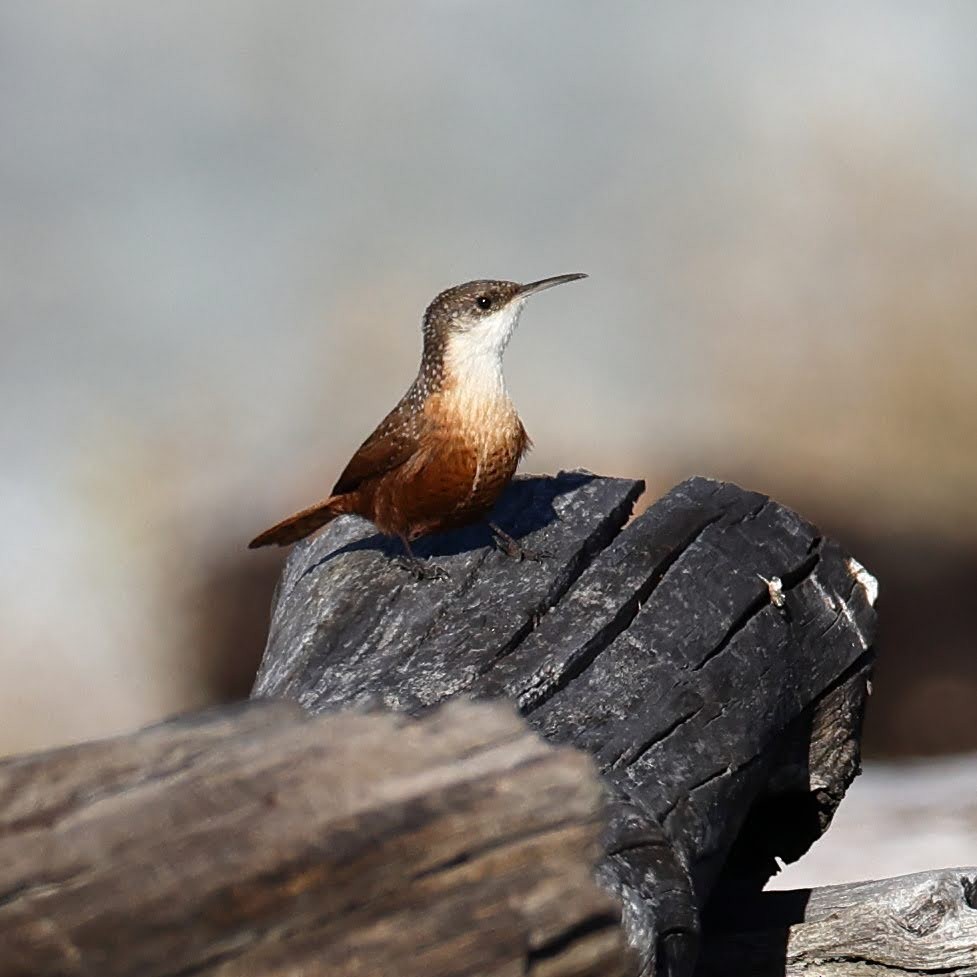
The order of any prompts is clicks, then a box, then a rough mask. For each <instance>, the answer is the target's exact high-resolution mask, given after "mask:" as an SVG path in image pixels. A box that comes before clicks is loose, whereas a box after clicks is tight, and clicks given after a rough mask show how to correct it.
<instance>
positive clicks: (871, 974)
mask: <svg viewBox="0 0 977 977" xmlns="http://www.w3.org/2000/svg"><path fill="white" fill-rule="evenodd" d="M716 917H717V918H715V919H711V920H710V926H709V932H708V936H707V939H706V941H705V947H704V950H703V954H702V959H701V960H700V967H699V971H698V973H699V977H883V975H885V977H916V975H926V974H945V975H950V977H974V975H977V868H955V869H943V870H940V871H935V872H921V873H918V874H916V875H907V876H903V877H902V878H895V879H883V880H882V881H879V882H858V883H856V884H854V885H835V886H826V887H824V888H821V889H802V890H796V891H793V892H765V893H763V894H761V895H760V896H758V897H757V896H753V897H751V896H749V895H746V896H743V894H741V895H740V898H735V899H734V898H733V896H732V893H727V898H726V899H725V900H724V901H723V903H722V905H721V906H719V907H717V910H716Z"/></svg>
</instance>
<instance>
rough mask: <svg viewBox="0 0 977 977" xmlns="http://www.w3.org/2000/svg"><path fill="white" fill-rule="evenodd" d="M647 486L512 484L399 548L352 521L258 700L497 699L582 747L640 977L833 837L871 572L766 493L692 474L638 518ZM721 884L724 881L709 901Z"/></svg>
mask: <svg viewBox="0 0 977 977" xmlns="http://www.w3.org/2000/svg"><path fill="white" fill-rule="evenodd" d="M642 490H643V485H642V483H640V482H635V481H629V480H624V479H613V478H600V477H596V476H593V475H590V474H588V473H585V472H575V473H564V474H561V475H559V476H558V477H556V478H535V477H529V478H522V479H518V480H516V481H515V482H514V483H513V484H512V485H511V486H510V488H509V489H508V491H507V492H506V494H505V496H504V497H503V499H502V500H501V502H500V504H499V506H498V508H497V511H496V513H495V515H494V520H495V521H496V522H497V523H499V524H500V525H501V526H502V528H503V529H505V530H506V531H507V532H509V533H510V534H511V535H513V536H515V537H516V538H518V539H519V541H520V543H521V544H522V545H523V546H524V547H526V548H529V549H532V550H535V551H542V552H544V553H547V554H548V556H547V557H545V558H543V559H541V560H536V561H530V560H524V561H517V560H514V559H512V558H511V557H510V556H507V555H506V554H504V553H502V552H499V551H498V550H497V549H496V548H494V547H493V546H492V544H491V539H490V537H489V535H488V532H487V531H486V530H484V529H481V528H471V529H467V530H463V531H459V532H454V533H450V534H445V535H442V536H439V537H433V538H429V539H426V540H423V541H419V543H418V544H417V546H416V549H417V551H418V554H419V555H420V556H423V557H427V558H430V559H431V560H432V562H434V563H436V564H437V565H438V566H439V567H440V568H442V569H443V570H444V571H446V574H447V577H446V579H443V580H421V581H417V580H414V579H412V578H411V577H410V576H409V575H408V574H406V573H405V572H404V570H403V569H402V568H401V567H400V566H398V564H397V562H396V559H395V557H396V555H397V554H398V549H397V546H396V545H395V544H391V543H390V542H388V541H385V540H384V539H383V538H382V537H379V536H378V535H377V534H376V533H375V530H374V529H373V527H372V526H371V525H370V524H369V523H366V522H364V521H362V520H359V519H357V518H355V517H344V518H341V519H338V520H336V521H335V522H334V523H332V524H331V525H330V526H329V527H328V528H327V529H326V530H325V531H324V532H322V533H321V534H319V535H318V536H316V537H314V538H312V539H310V540H307V541H305V542H303V543H301V544H299V545H298V546H296V548H295V549H294V550H293V552H292V553H291V555H290V557H289V559H288V562H287V565H286V568H285V571H284V574H283V577H282V580H281V582H280V584H279V589H278V592H277V595H276V600H275V604H274V608H273V614H272V622H271V628H270V634H269V639H268V644H267V648H266V652H265V656H264V659H263V661H262V664H261V667H260V670H259V674H258V678H257V681H256V683H255V687H254V691H253V695H254V696H255V697H258V698H261V697H286V698H290V699H294V700H295V701H297V702H299V703H300V704H301V705H302V706H303V707H304V708H305V709H307V710H308V711H310V712H312V713H325V712H331V711H334V710H337V709H341V708H345V707H350V706H360V707H363V706H385V707H387V708H390V709H394V710H398V711H403V712H406V713H410V714H416V715H419V714H423V713H424V712H425V711H426V710H427V709H429V708H430V707H432V706H435V705H437V704H438V703H441V702H443V701H444V700H446V699H448V698H451V697H453V696H470V697H475V698H493V697H504V698H507V699H509V700H511V701H512V702H514V703H515V704H516V706H517V707H518V709H519V711H520V712H521V714H522V715H523V716H525V717H526V719H527V720H528V722H529V723H530V725H532V726H533V727H535V728H536V729H537V730H539V731H540V732H541V733H542V734H543V735H544V736H545V737H546V738H547V739H549V740H550V741H552V742H554V743H560V744H568V745H572V746H575V747H578V748H580V749H581V750H584V751H586V752H587V753H589V754H590V755H591V756H592V757H593V758H594V760H595V761H596V763H597V766H598V768H599V769H600V771H601V772H602V774H603V776H604V780H605V783H606V786H607V791H608V797H609V802H608V803H609V817H610V824H609V827H608V829H607V831H606V833H605V835H604V842H603V843H604V852H605V856H604V859H603V862H602V864H601V866H600V868H599V877H600V879H601V881H602V883H603V884H604V885H605V886H606V887H607V888H608V889H609V890H610V891H612V892H613V893H615V894H616V895H617V896H618V897H619V898H620V899H621V902H622V905H623V911H624V921H625V925H626V928H627V932H628V938H629V941H630V943H631V945H632V946H633V947H634V948H635V950H636V952H637V955H638V963H637V972H639V973H641V974H649V973H652V972H657V973H659V974H668V975H675V977H685V975H687V974H690V973H691V972H692V969H693V967H694V964H695V959H696V956H697V953H698V948H699V943H700V933H701V919H702V913H703V910H704V909H705V907H706V906H707V904H708V903H709V900H710V896H711V895H712V894H713V892H714V891H716V892H722V891H728V887H729V886H730V885H733V884H735V885H739V886H741V887H743V886H745V887H746V888H747V890H748V891H759V889H760V888H761V887H762V886H763V884H764V883H765V882H766V881H767V879H768V878H769V877H770V876H771V875H772V874H773V873H774V872H775V871H776V867H777V862H776V860H777V859H778V858H782V859H784V860H785V861H792V860H794V859H796V858H798V857H800V855H801V854H803V853H804V852H805V851H806V850H807V849H808V848H809V847H810V845H811V844H812V843H813V842H814V841H815V840H816V839H817V838H818V837H819V836H820V835H821V834H822V833H823V832H824V831H825V829H826V828H827V826H828V824H829V823H830V821H831V817H832V815H833V813H834V811H835V808H836V807H837V805H838V803H839V801H840V800H841V798H842V796H843V795H844V792H845V790H846V789H847V787H848V785H849V784H850V782H851V781H852V779H853V778H854V777H855V775H856V773H857V772H858V768H859V733H860V726H861V718H862V714H863V709H864V704H865V698H866V695H867V691H868V679H869V672H870V668H871V662H872V657H873V651H872V645H873V640H874V635H875V625H876V617H875V611H874V602H875V596H876V584H875V581H874V579H873V578H872V577H871V576H870V575H869V574H868V573H867V572H866V571H865V570H864V568H862V567H861V566H860V565H859V564H858V563H857V562H856V561H855V560H854V559H853V558H852V557H850V556H849V555H848V554H847V553H846V552H845V551H844V550H843V549H842V548H841V547H840V546H839V545H838V544H837V543H835V542H834V541H832V540H830V539H827V538H824V537H822V536H821V534H820V533H819V532H818V530H817V529H816V528H815V527H814V526H812V525H811V524H810V523H808V522H806V521H805V520H804V519H802V518H801V517H800V516H798V515H797V514H796V513H793V512H791V511H790V510H788V509H786V508H784V507H783V506H781V505H779V504H777V503H776V502H774V501H772V500H770V499H769V498H768V497H766V496H764V495H760V494H758V493H755V492H748V491H744V490H743V489H741V488H739V487H737V486H735V485H731V484H726V483H719V482H714V481H710V480H707V479H703V478H693V479H690V480H689V481H686V482H684V483H682V484H681V485H679V486H677V487H676V488H674V489H672V491H670V492H669V493H668V494H667V495H666V496H665V497H664V498H662V499H660V500H659V501H657V502H656V503H654V504H653V505H652V506H651V507H650V508H648V509H647V510H646V511H645V512H644V513H643V514H642V515H640V516H639V517H638V518H636V519H634V520H632V521H630V522H629V517H630V515H631V512H632V508H633V506H634V503H635V501H636V500H637V498H638V496H639V495H640V493H641V491H642ZM717 886H718V888H717Z"/></svg>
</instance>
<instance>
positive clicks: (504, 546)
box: [489, 522, 553, 563]
mask: <svg viewBox="0 0 977 977" xmlns="http://www.w3.org/2000/svg"><path fill="white" fill-rule="evenodd" d="M489 529H491V530H492V537H493V538H494V539H495V545H496V546H497V547H498V548H499V549H500V550H502V552H503V553H505V554H506V556H511V557H512V558H513V559H514V560H533V561H535V562H537V563H539V562H541V561H543V560H548V559H549V558H550V557H551V556H552V555H553V554H552V553H550V552H549V551H548V550H536V549H531V548H530V547H528V546H523V545H522V543H520V542H519V540H517V539H516V538H515V537H513V536H510V535H509V534H508V533H507V532H506V531H505V530H504V529H501V528H499V527H498V526H496V525H495V523H494V522H490V523H489Z"/></svg>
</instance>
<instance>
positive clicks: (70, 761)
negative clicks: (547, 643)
mask: <svg viewBox="0 0 977 977" xmlns="http://www.w3.org/2000/svg"><path fill="white" fill-rule="evenodd" d="M601 806H602V797H601V787H600V784H599V781H598V779H597V777H596V775H595V773H594V770H593V764H592V763H591V762H590V761H589V760H588V758H587V757H585V756H583V755H582V754H579V753H577V752H575V751H572V750H562V749H554V748H553V747H551V746H549V745H547V744H546V743H545V742H543V741H542V740H541V739H540V738H539V737H538V736H536V735H535V734H533V733H532V732H531V731H529V730H528V729H527V728H526V726H525V724H523V723H522V722H520V721H519V720H518V719H517V717H516V716H515V715H514V714H513V712H512V710H511V708H504V707H501V706H498V705H495V706H488V705H472V704H462V703H456V704H452V705H450V706H446V707H445V708H444V709H441V710H438V711H436V712H433V713H432V714H430V715H429V716H426V717H424V719H422V720H419V721H411V720H408V719H406V718H405V717H402V716H401V717H398V716H395V715H391V714H383V715H357V714H345V715H342V716H328V717H322V718H319V719H310V718H308V717H307V716H306V715H305V714H303V713H302V711H301V710H299V709H298V708H297V707H295V706H291V705H289V704H287V703H252V704H250V705H248V706H246V707H244V708H240V707H238V708H235V709H226V710H223V711H221V712H217V713H210V714H203V715H201V716H197V717H193V718H190V719H184V720H179V721H175V722H170V723H165V724H162V725H160V726H156V727H152V728H150V729H147V730H144V731H142V732H140V733H136V734H133V735H132V736H127V737H122V738H119V739H114V740H107V741H103V742H98V743H90V744H85V745H83V746H77V747H69V748H67V749H63V750H56V751H52V752H49V753H42V754H37V755H35V756H30V757H22V758H14V759H10V760H6V761H3V762H0V975H2V977H96V975H97V977H189V975H191V974H193V975H201V977H203V975H213V977H217V975H220V977H252V975H261V977H291V975H296V974H308V975H312V974H315V975H316V977H358V975H360V977H365V975H378V974H397V975H400V977H461V975H472V974H479V975H483V977H507V975H511V974H516V973H518V974H526V975H531V977H617V975H621V974H624V973H625V972H626V958H627V950H626V947H625V940H624V936H623V932H622V930H621V927H620V908H619V906H618V905H617V904H616V902H615V901H614V900H613V899H612V898H611V897H610V896H608V894H607V893H606V892H604V891H603V890H602V889H600V888H599V887H598V885H597V884H596V882H595V881H594V878H593V869H594V863H595V861H596V859H597V857H598V854H599V850H600V849H599V843H598V842H599V835H600V830H601V825H602V823H603V821H602V818H601ZM627 969H628V971H630V968H627Z"/></svg>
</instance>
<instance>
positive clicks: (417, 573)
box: [394, 557, 451, 580]
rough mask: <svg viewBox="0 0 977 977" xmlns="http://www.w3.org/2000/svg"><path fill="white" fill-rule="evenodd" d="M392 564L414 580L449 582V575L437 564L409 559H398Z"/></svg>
mask: <svg viewBox="0 0 977 977" xmlns="http://www.w3.org/2000/svg"><path fill="white" fill-rule="evenodd" d="M394 563H395V564H396V565H397V566H398V567H400V569H401V570H405V571H406V572H407V573H409V574H410V575H411V576H412V577H413V578H414V579H415V580H450V579H451V574H450V573H448V571H447V570H445V569H444V567H439V566H438V565H437V563H424V562H423V561H422V560H418V559H416V558H415V559H411V558H410V557H399V558H398V559H396V560H394Z"/></svg>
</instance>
